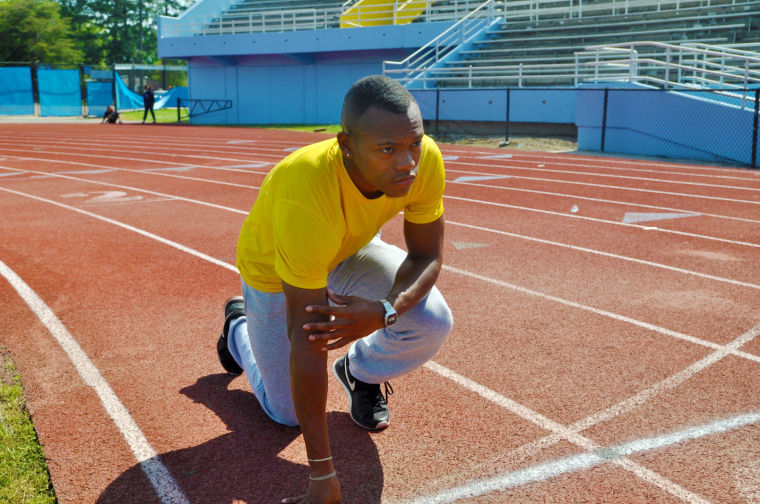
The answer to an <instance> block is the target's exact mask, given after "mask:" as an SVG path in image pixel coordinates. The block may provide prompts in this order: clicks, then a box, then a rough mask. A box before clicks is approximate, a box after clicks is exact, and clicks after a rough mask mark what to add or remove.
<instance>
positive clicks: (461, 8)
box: [196, 0, 479, 35]
mask: <svg viewBox="0 0 760 504" xmlns="http://www.w3.org/2000/svg"><path fill="white" fill-rule="evenodd" d="M356 4H360V2H358V1H354V2H345V1H336V0H308V1H303V0H301V1H299V0H242V1H240V2H238V3H235V4H233V5H232V6H231V7H230V8H228V9H227V10H226V11H224V12H223V13H222V14H221V15H220V16H218V17H216V18H214V19H211V20H209V21H207V22H206V23H205V25H204V27H203V29H202V30H200V31H197V32H196V34H197V35H230V34H240V33H259V32H278V31H295V30H316V29H326V28H339V27H341V15H343V14H345V13H346V12H348V11H349V9H351V8H352V6H353V5H356ZM383 4H384V5H383ZM394 4H395V9H394ZM408 4H409V2H395V1H394V0H387V1H386V2H382V3H381V5H380V7H386V8H387V9H386V10H387V11H388V12H389V13H391V14H390V16H391V17H392V16H394V15H396V9H399V10H400V9H402V8H404V7H405V6H408ZM478 4H479V2H477V1H475V0H439V1H429V2H427V8H426V9H424V12H423V13H422V14H421V15H419V16H416V15H415V17H413V18H406V19H404V21H403V22H434V21H451V20H456V19H459V18H461V17H462V16H464V15H465V14H466V13H467V12H469V10H471V9H472V8H474V7H475V6H477V5H478ZM376 8H377V6H369V7H366V9H367V10H368V11H370V12H371V11H372V10H373V9H376ZM370 16H372V14H370ZM373 17H375V18H376V17H377V16H373ZM385 21H386V23H387V24H393V23H394V22H395V21H394V20H392V19H387V20H385ZM351 26H356V24H353V23H352V24H351ZM358 26H362V23H358Z"/></svg>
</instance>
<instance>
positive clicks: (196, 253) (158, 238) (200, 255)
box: [0, 187, 239, 273]
mask: <svg viewBox="0 0 760 504" xmlns="http://www.w3.org/2000/svg"><path fill="white" fill-rule="evenodd" d="M0 191H5V192H9V193H11V194H16V195H18V196H23V197H25V198H31V199H33V200H37V201H42V202H43V203H50V204H51V205H55V206H59V207H61V208H65V209H66V210H71V211H72V212H77V213H80V214H82V215H87V216H88V217H92V218H95V219H98V220H102V221H103V222H107V223H109V224H113V225H114V226H119V227H121V228H124V229H126V230H128V231H134V232H135V233H137V234H140V235H143V236H145V237H146V238H150V239H152V240H156V241H158V242H161V243H163V244H164V245H168V246H170V247H174V248H176V249H177V250H180V251H182V252H186V253H188V254H190V255H193V256H195V257H198V258H199V259H203V260H204V261H208V262H210V263H214V264H216V265H217V266H221V267H222V268H225V269H228V270H230V271H234V272H235V273H239V272H238V270H237V268H236V267H235V266H233V265H232V264H229V263H226V262H224V261H220V260H219V259H217V258H216V257H212V256H210V255H207V254H204V253H203V252H199V251H197V250H194V249H191V248H190V247H186V246H184V245H182V244H180V243H177V242H175V241H172V240H168V239H166V238H162V237H161V236H158V235H155V234H153V233H151V232H148V231H144V230H142V229H140V228H136V227H134V226H130V225H129V224H125V223H123V222H119V221H117V220H114V219H109V218H108V217H103V216H102V215H98V214H95V213H92V212H88V211H87V210H82V209H81V208H76V207H73V206H69V205H65V204H63V203H59V202H57V201H53V200H49V199H47V198H41V197H39V196H34V195H32V194H27V193H23V192H20V191H14V190H13V189H8V188H5V187H0Z"/></svg>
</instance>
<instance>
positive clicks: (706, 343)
mask: <svg viewBox="0 0 760 504" xmlns="http://www.w3.org/2000/svg"><path fill="white" fill-rule="evenodd" d="M0 168H3V167H0ZM10 169H12V170H16V168H10ZM65 178H72V179H74V180H79V179H76V178H74V177H68V176H65ZM81 180H82V181H83V182H89V183H95V184H104V185H109V186H115V187H124V188H128V187H127V186H120V185H116V184H108V183H104V182H96V181H91V180H87V179H81ZM129 189H132V190H135V191H143V192H147V193H149V194H155V195H160V196H165V197H167V198H171V199H177V200H180V201H186V202H189V203H195V204H199V205H204V206H210V207H212V208H217V209H220V210H225V211H229V212H234V213H238V214H241V215H248V212H246V211H243V210H236V209H234V208H229V207H224V206H221V205H215V204H212V203H206V202H203V201H199V200H193V199H189V198H183V197H180V196H172V195H168V194H164V193H158V192H155V191H147V190H144V189H138V188H129ZM0 190H2V191H6V192H11V193H14V194H17V195H20V196H25V197H29V198H32V199H36V200H39V201H44V202H48V203H51V204H54V205H58V206H61V207H63V208H68V209H71V210H74V211H81V212H83V213H85V214H86V215H90V216H92V217H95V218H101V219H106V218H105V217H100V216H98V215H97V214H93V213H90V212H86V211H84V210H80V209H79V208H75V207H71V206H68V205H65V204H63V203H58V202H56V201H53V200H48V199H45V198H41V197H38V196H33V195H30V194H27V193H23V192H20V191H14V190H12V189H7V188H3V187H0ZM111 222H113V223H116V225H122V224H121V223H117V221H111ZM449 222H450V221H449ZM138 232H139V231H138ZM161 240H163V238H161ZM159 241H160V240H159ZM170 243H173V242H168V243H167V244H170ZM172 246H173V245H172ZM222 264H224V265H225V266H226V265H227V263H222ZM443 269H445V270H449V271H453V272H457V273H459V274H463V275H466V276H469V277H471V278H475V279H478V280H482V281H485V282H488V283H493V284H495V285H500V286H502V287H507V288H510V289H512V290H515V291H518V292H522V293H524V294H529V295H532V296H537V297H540V298H542V299H546V300H550V301H554V302H558V303H562V304H565V305H567V306H571V307H573V308H578V309H581V310H584V311H590V312H593V313H596V314H597V315H601V316H604V317H608V318H612V319H614V320H618V321H621V322H626V323H629V324H633V325H636V326H638V327H642V328H646V329H649V330H652V331H655V332H658V333H660V334H663V335H667V336H670V337H673V338H676V339H681V340H684V341H688V342H690V343H694V344H697V345H701V346H705V347H708V348H715V349H718V348H721V345H719V344H717V343H713V342H711V341H707V340H702V339H700V338H696V337H693V336H689V335H686V334H683V333H680V332H677V331H673V330H670V329H666V328H663V327H659V326H656V325H654V324H649V323H647V322H643V321H639V320H636V319H632V318H630V317H626V316H624V315H619V314H616V313H612V312H608V311H605V310H601V309H598V308H594V307H592V306H587V305H583V304H581V303H576V302H574V301H569V300H566V299H563V298H559V297H557V296H552V295H549V294H545V293H542V292H538V291H534V290H531V289H528V288H526V287H520V286H518V285H515V284H511V283H509V282H505V281H502V280H496V279H493V278H490V277H487V276H484V275H479V274H477V273H472V272H468V271H465V270H462V269H459V268H455V267H453V266H450V265H447V264H444V265H443ZM734 355H737V356H739V357H742V358H745V359H749V360H752V361H755V362H760V357H758V356H756V355H753V354H748V353H746V352H740V351H736V352H734Z"/></svg>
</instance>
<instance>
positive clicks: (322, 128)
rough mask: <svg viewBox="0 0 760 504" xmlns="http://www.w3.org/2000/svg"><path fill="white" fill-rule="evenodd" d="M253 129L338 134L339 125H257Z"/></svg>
mask: <svg viewBox="0 0 760 504" xmlns="http://www.w3.org/2000/svg"><path fill="white" fill-rule="evenodd" d="M252 127H253V128H267V129H284V130H290V131H319V132H320V133H338V132H339V131H340V130H341V127H340V124H258V125H252Z"/></svg>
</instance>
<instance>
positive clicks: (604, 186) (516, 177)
mask: <svg viewBox="0 0 760 504" xmlns="http://www.w3.org/2000/svg"><path fill="white" fill-rule="evenodd" d="M460 164H465V163H460ZM468 164H472V163H468ZM473 166H479V165H474V164H473ZM446 172H448V173H467V174H470V175H488V173H486V172H472V171H468V170H453V169H447V170H446ZM507 180H533V181H537V182H551V183H556V184H569V185H581V186H588V187H601V188H602V189H615V190H617V191H634V192H643V193H652V194H665V195H668V196H678V197H682V198H699V199H707V200H713V201H731V202H733V203H746V204H749V205H760V201H752V200H742V199H736V198H723V197H720V196H708V195H704V194H690V193H680V192H673V191H658V190H655V189H644V188H641V187H627V186H614V185H607V184H594V183H591V182H578V181H575V180H562V179H550V178H541V177H524V176H521V175H512V176H511V177H509V179H507ZM450 183H454V181H450ZM461 183H462V184H467V185H475V184H474V183H472V182H461Z"/></svg>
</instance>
